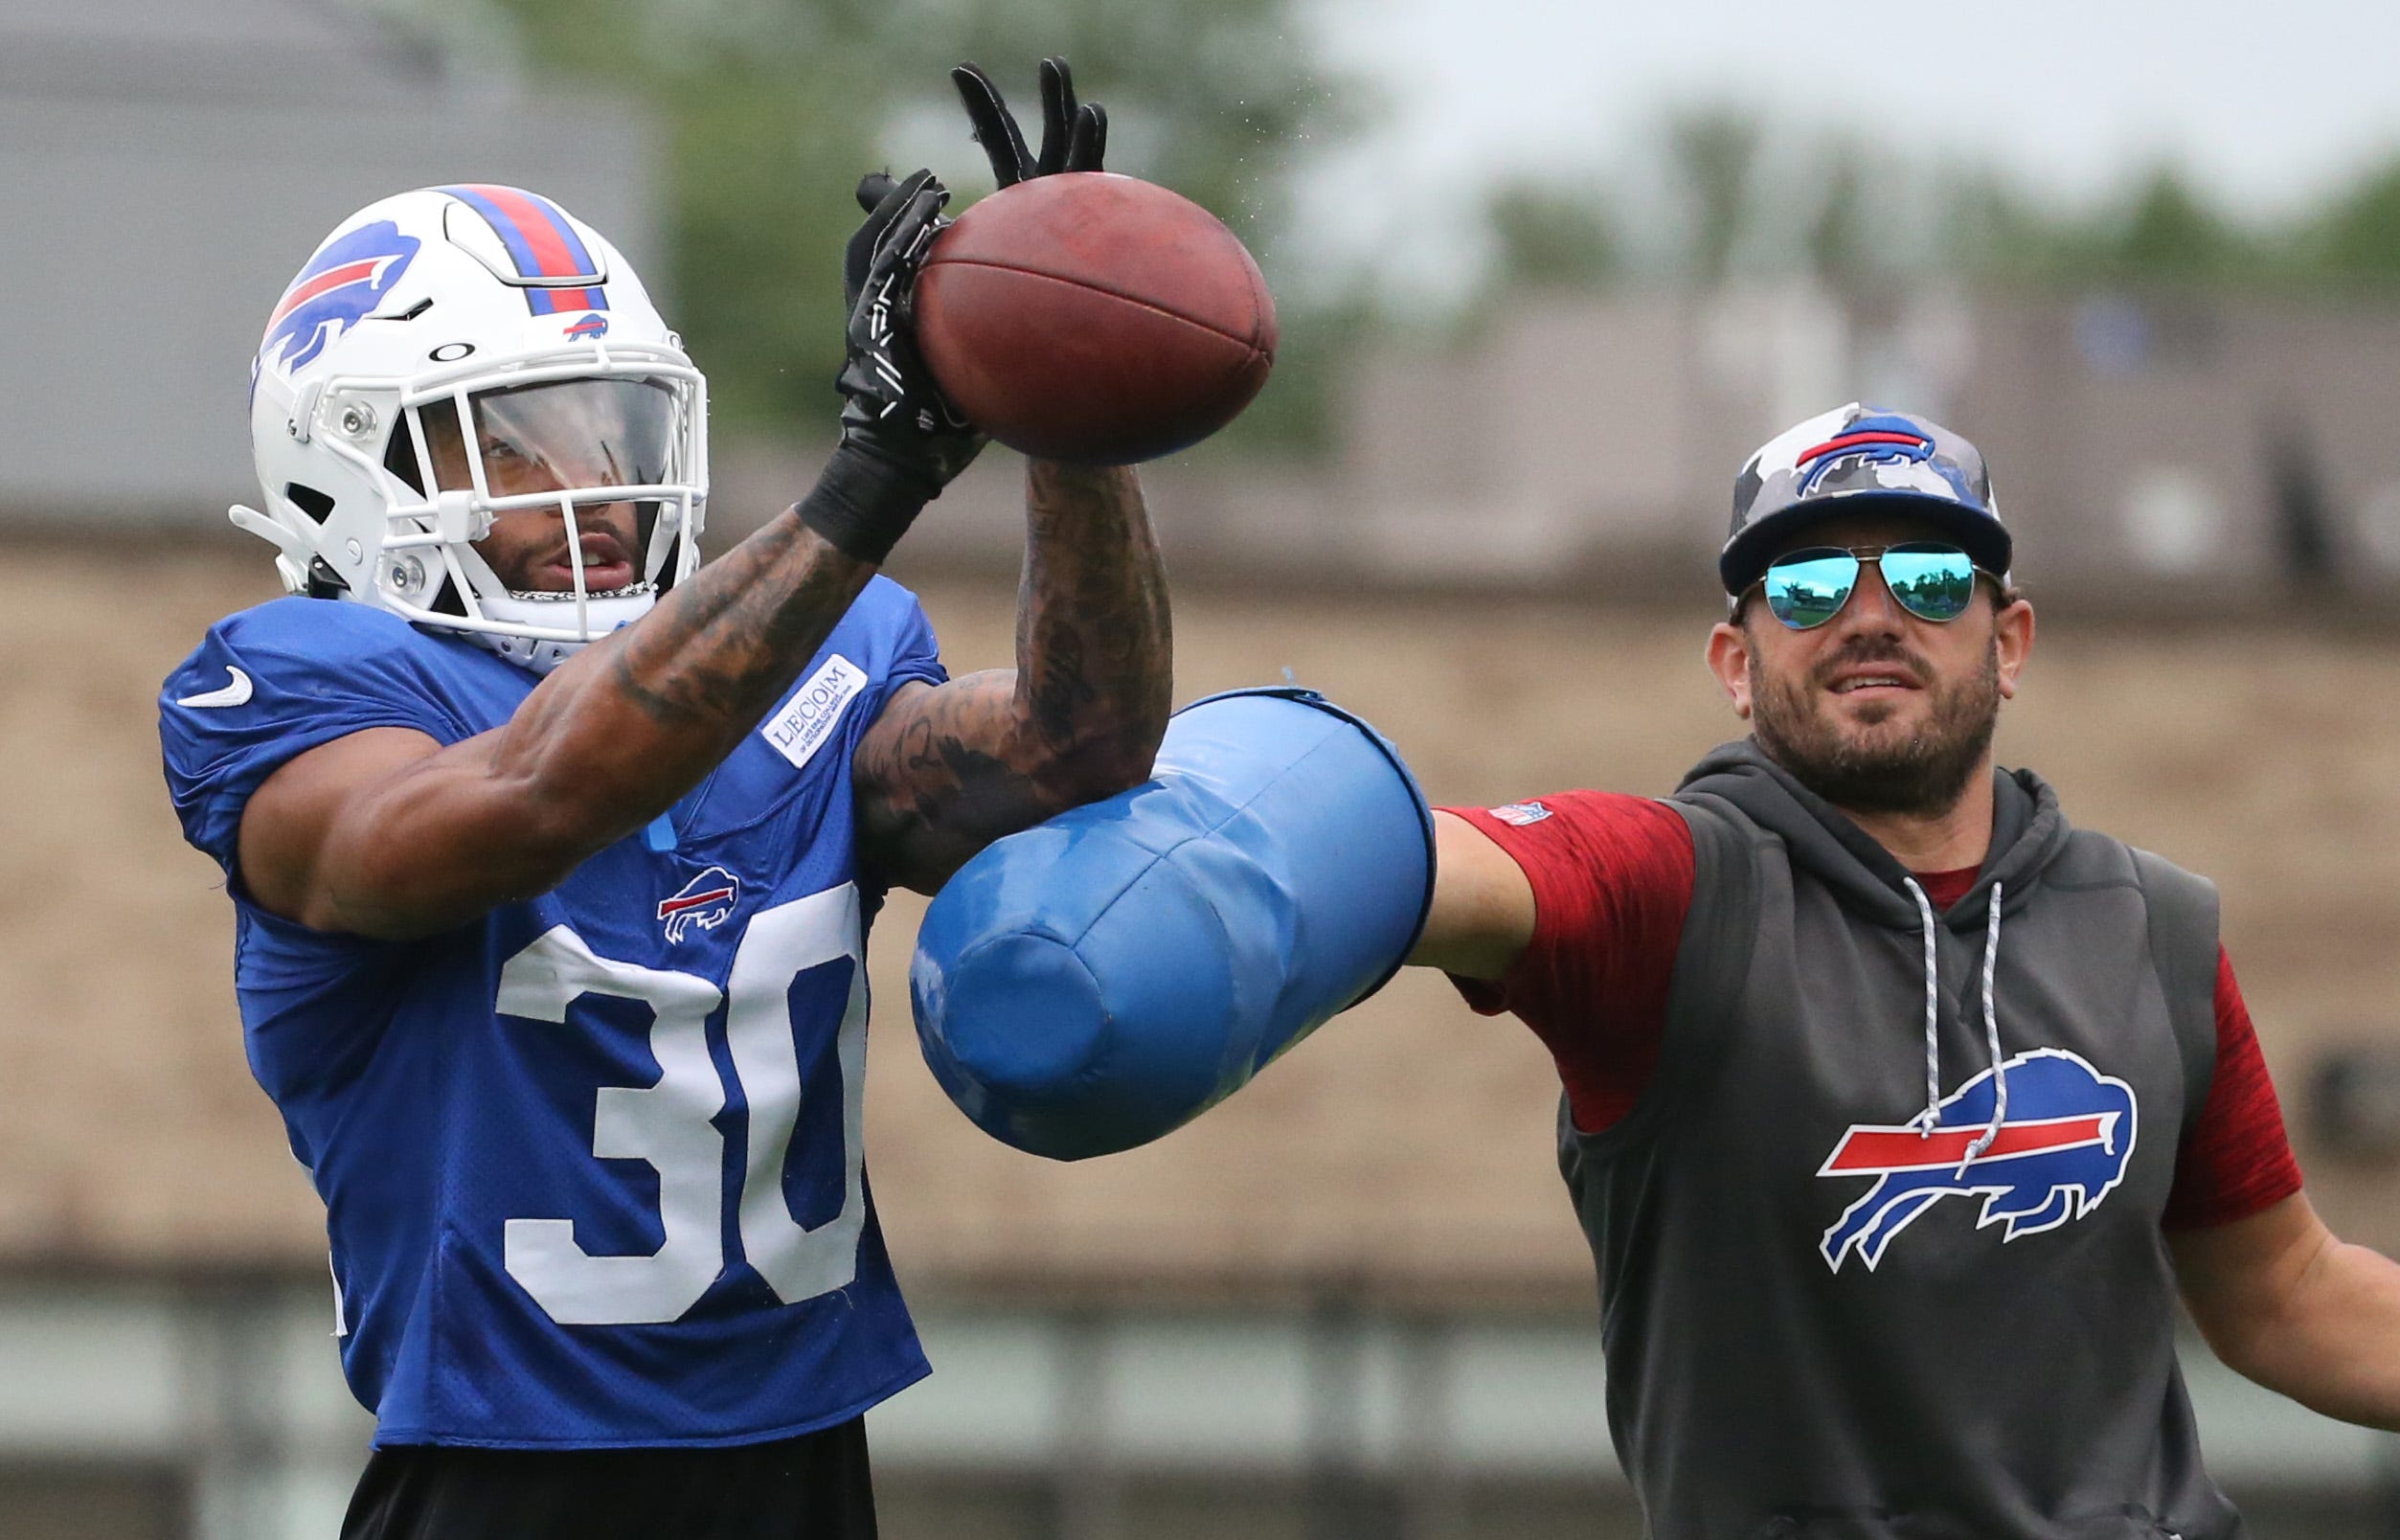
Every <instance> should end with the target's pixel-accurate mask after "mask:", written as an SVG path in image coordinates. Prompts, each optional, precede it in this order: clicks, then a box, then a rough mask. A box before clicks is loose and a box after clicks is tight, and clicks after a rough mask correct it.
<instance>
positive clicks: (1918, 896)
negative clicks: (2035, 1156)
mask: <svg viewBox="0 0 2400 1540" xmlns="http://www.w3.org/2000/svg"><path fill="white" fill-rule="evenodd" d="M1902 880H1903V881H1905V882H1907V884H1908V888H1909V896H1911V897H1913V898H1914V899H1915V900H1916V915H1917V918H1918V919H1919V920H1920V921H1921V922H1922V923H1923V925H1924V928H1925V1110H1924V1111H1923V1112H1920V1113H1918V1114H1917V1115H1916V1116H1915V1117H1914V1118H1912V1119H1910V1120H1909V1121H1910V1122H1912V1123H1913V1124H1915V1126H1916V1131H1917V1137H1919V1138H1920V1139H1922V1138H1928V1137H1931V1135H1932V1134H1933V1131H1934V1128H1935V1126H1936V1123H1937V1122H1938V1121H1939V1119H1940V1117H1941V1039H1940V1037H1939V1035H1938V1030H1937V1029H1938V1026H1939V1022H1940V1012H1941V975H1940V973H1939V971H1938V969H1937V964H1936V957H1935V951H1934V905H1933V901H1932V900H1931V899H1929V898H1927V897H1926V896H1925V890H1924V889H1922V888H1920V887H1918V886H1917V885H1916V879H1915V878H1914V877H1907V878H1903V879H1902ZM2001 897H2002V889H2001V885H2000V884H1999V883H1997V882H1995V883H1993V884H1992V898H1991V915H1990V917H1989V918H1988V919H1986V920H1985V922H1984V926H1983V1046H1984V1049H1985V1051H1986V1052H1987V1053H1989V1054H1990V1055H1991V1063H1992V1117H1991V1121H1989V1122H1987V1123H1985V1124H1984V1125H1983V1131H1982V1132H1981V1134H1979V1135H1977V1136H1976V1139H1975V1143H1973V1144H1969V1145H1968V1146H1967V1152H1966V1155H1965V1157H1964V1158H1963V1159H1961V1160H1960V1161H1959V1162H1958V1173H1957V1174H1958V1175H1963V1174H1964V1173H1965V1171H1966V1168H1967V1167H1968V1166H1972V1165H1974V1164H1975V1162H1976V1160H1977V1159H1978V1158H1979V1157H1981V1155H1982V1154H1983V1153H1984V1152H1985V1151H1987V1150H1989V1149H1990V1148H1991V1147H1992V1144H1993V1143H1994V1142H1995V1141H1996V1140H1998V1139H1999V1138H2000V1129H2001V1125H2002V1124H2003V1123H2005V1122H2006V1121H2008V1076H2006V1074H2004V1072H2003V1070H2002V1068H2001V1061H2000V1012H1999V1009H1998V1008H1997V1006H1996V1002H1995V997H1994V994H1993V986H1992V979H1993V975H1994V973H1995V972H1996V971H1997V970H1998V967H1999V964H2000V900H2001Z"/></svg>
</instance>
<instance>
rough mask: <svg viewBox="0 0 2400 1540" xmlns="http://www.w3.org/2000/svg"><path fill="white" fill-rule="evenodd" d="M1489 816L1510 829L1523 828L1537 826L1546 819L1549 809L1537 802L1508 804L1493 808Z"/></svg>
mask: <svg viewBox="0 0 2400 1540" xmlns="http://www.w3.org/2000/svg"><path fill="white" fill-rule="evenodd" d="M1491 814H1492V816H1493V817H1494V818H1497V819H1499V820H1500V821H1501V822H1502V823H1504V824H1506V825H1508V826H1510V827H1514V828H1523V827H1525V826H1526V825H1528V824H1538V823H1540V822H1541V821H1542V820H1543V819H1545V818H1548V817H1549V816H1550V809H1549V808H1547V807H1545V806H1543V805H1542V804H1540V803H1537V802H1521V803H1510V804H1507V805H1506V806H1505V807H1495V808H1493V809H1492V810H1491Z"/></svg>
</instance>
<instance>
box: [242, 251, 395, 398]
mask: <svg viewBox="0 0 2400 1540" xmlns="http://www.w3.org/2000/svg"><path fill="white" fill-rule="evenodd" d="M418 246H419V241H418V239H417V238H416V237H415V236H406V235H402V234H401V233H400V227H399V226H398V225H397V224H396V223H394V222H393V221H392V220H389V219H378V220H376V221H375V222H374V223H373V224H365V225H360V226H359V227H358V228H357V229H355V230H352V231H350V232H348V233H347V234H344V235H341V236H337V237H335V238H333V239H331V240H329V241H328V242H326V245H325V249H324V250H323V251H320V252H318V253H317V254H316V255H315V256H314V257H311V258H309V259H308V265H307V266H306V267H304V268H302V269H301V270H300V276H299V277H298V278H295V279H293V280H292V283H291V287H289V288H287V289H285V290H284V291H283V299H282V300H281V301H280V302H278V303H277V305H276V306H275V313H274V314H273V315H270V316H268V317H267V322H266V335H265V336H264V337H263V338H261V339H260V342H259V357H258V365H257V367H258V368H260V369H280V370H282V371H283V372H284V373H285V374H290V373H292V372H293V371H295V370H299V369H305V368H306V367H307V365H308V363H309V362H310V360H312V359H314V358H315V357H316V356H317V354H319V353H321V352H323V351H325V348H326V344H328V343H329V342H331V341H332V340H333V339H334V338H336V337H338V336H340V335H341V334H342V332H343V331H344V330H345V329H347V328H351V327H354V326H356V325H357V324H358V323H359V322H360V321H362V320H364V319H365V318H366V317H368V316H369V315H371V314H373V313H374V308H375V306H378V305H381V304H382V303H383V297H384V296H385V295H387V294H389V293H391V292H392V285H394V284H395V283H398V282H399V281H400V275H401V274H403V273H405V272H407V271H408V264H409V262H410V261H411V260H414V259H415V258H416V256H417V248H418Z"/></svg>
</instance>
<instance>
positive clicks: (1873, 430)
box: [1792, 417, 1938, 497]
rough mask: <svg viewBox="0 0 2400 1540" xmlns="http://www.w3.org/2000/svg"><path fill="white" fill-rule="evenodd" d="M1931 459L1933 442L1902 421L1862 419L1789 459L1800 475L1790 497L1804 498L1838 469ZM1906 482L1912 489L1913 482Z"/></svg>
mask: <svg viewBox="0 0 2400 1540" xmlns="http://www.w3.org/2000/svg"><path fill="white" fill-rule="evenodd" d="M1933 458H1934V441H1933V440H1931V439H1929V438H1927V437H1926V436H1925V435H1924V434H1922V433H1920V432H1918V431H1917V429H1916V427H1915V425H1914V424H1913V423H1911V422H1910V421H1909V420H1908V419H1906V418H1898V417H1862V418H1860V419H1857V420H1856V421H1854V422H1852V423H1851V424H1850V425H1849V426H1848V427H1846V428H1845V429H1843V430H1842V431H1841V432H1840V433H1837V434H1835V435H1834V436H1833V437H1832V438H1830V439H1827V440H1826V441H1825V442H1823V443H1820V444H1816V445H1813V446H1811V447H1809V448H1807V449H1803V450H1801V451H1800V453H1799V454H1798V455H1796V456H1794V457H1793V460H1792V468H1793V469H1794V470H1797V471H1799V472H1800V485H1799V486H1797V487H1794V488H1793V495H1795V496H1797V497H1805V496H1807V495H1808V493H1809V492H1810V491H1811V490H1812V489H1813V488H1814V487H1816V485H1817V484H1818V483H1819V482H1820V481H1822V480H1823V479H1824V477H1825V476H1826V474H1827V473H1828V472H1830V471H1832V470H1833V469H1834V468H1835V467H1836V466H1839V465H1845V464H1851V465H1894V466H1906V465H1922V464H1927V463H1928V462H1930V461H1931V460H1932V459H1933ZM1908 479H1909V481H1910V484H1911V486H1914V485H1915V483H1916V480H1917V478H1915V477H1910V478H1908ZM1936 480H1938V478H1936ZM1928 489H1935V490H1938V488H1928Z"/></svg>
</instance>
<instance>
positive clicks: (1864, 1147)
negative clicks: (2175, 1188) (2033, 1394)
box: [1817, 1048, 2139, 1273]
mask: <svg viewBox="0 0 2400 1540" xmlns="http://www.w3.org/2000/svg"><path fill="white" fill-rule="evenodd" d="M2001 1073H2002V1074H2004V1076H2007V1081H2008V1119H2007V1121H2005V1122H2004V1123H2002V1124H2001V1125H2000V1132H1999V1136H1998V1137H1997V1138H1996V1139H1994V1140H1993V1142H1992V1145H1991V1147H1990V1148H1989V1149H1987V1150H1986V1151H1984V1153H1982V1154H1981V1155H1980V1156H1977V1157H1976V1158H1975V1160H1974V1161H1973V1162H1971V1163H1970V1162H1968V1161H1967V1150H1968V1147H1969V1146H1970V1145H1972V1144H1974V1143H1975V1141H1976V1140H1977V1139H1978V1138H1979V1137H1981V1134H1982V1132H1983V1130H1984V1128H1985V1127H1986V1126H1987V1125H1988V1124H1989V1123H1990V1121H1991V1116H1992V1100H1993V1095H1994V1090H1995V1087H1994V1083H1993V1079H1992V1072H1991V1071H1990V1070H1985V1071H1983V1072H1982V1073H1981V1074H1980V1075H1978V1076H1975V1077H1974V1078H1973V1079H1971V1080H1969V1081H1967V1083H1966V1084H1964V1085H1963V1086H1960V1087H1959V1088H1958V1091H1956V1092H1955V1093H1953V1094H1952V1095H1950V1096H1949V1097H1946V1098H1943V1100H1942V1102H1941V1105H1940V1107H1939V1109H1938V1114H1937V1116H1936V1121H1935V1123H1934V1126H1933V1127H1932V1128H1931V1129H1930V1130H1928V1129H1925V1128H1924V1127H1923V1126H1922V1125H1920V1124H1912V1123H1903V1124H1899V1125H1897V1126H1891V1125H1879V1124H1869V1123H1854V1124H1852V1125H1851V1127H1850V1129H1849V1131H1848V1132H1847V1133H1845V1134H1844V1135H1843V1136H1842V1138H1841V1139H1840V1141H1839V1142H1837V1143H1836V1144H1834V1146H1833V1153H1832V1154H1830V1155H1828V1156H1826V1157H1825V1163H1824V1165H1823V1166H1820V1167H1819V1168H1818V1170H1817V1174H1818V1175H1819V1176H1830V1177H1873V1178H1874V1179H1875V1181H1874V1186H1872V1187H1870V1188H1868V1189H1867V1191H1866V1192H1865V1193H1864V1194H1863V1195H1861V1196H1860V1197H1859V1198H1858V1199H1857V1201H1855V1202H1853V1203H1852V1204H1851V1205H1850V1206H1849V1207H1848V1208H1846V1209H1845V1210H1843V1211H1842V1217H1841V1218H1840V1219H1837V1220H1835V1221H1834V1223H1833V1227H1832V1228H1831V1229H1829V1230H1827V1231H1826V1232H1825V1234H1824V1239H1823V1241H1822V1242H1820V1243H1819V1246H1818V1250H1819V1252H1820V1253H1822V1254H1823V1257H1824V1259H1825V1265H1826V1266H1827V1267H1830V1268H1832V1269H1833V1270H1834V1271H1835V1272H1837V1273H1839V1272H1840V1271H1842V1264H1843V1263H1844V1262H1845V1261H1847V1260H1848V1259H1849V1258H1850V1257H1852V1256H1853V1255H1855V1256H1856V1257H1858V1258H1859V1260H1861V1261H1863V1262H1865V1263H1866V1264H1867V1267H1868V1271H1870V1272H1871V1271H1873V1270H1874V1267H1875V1264H1876V1263H1877V1262H1879V1261H1881V1260H1882V1259H1883V1254H1884V1248H1886V1247H1887V1246H1889V1245H1891V1242H1892V1239H1893V1237H1895V1236H1897V1235H1898V1234H1900V1232H1902V1231H1903V1230H1906V1229H1907V1228H1908V1227H1909V1226H1910V1225H1911V1224H1913V1223H1914V1222H1915V1221H1916V1220H1917V1219H1918V1218H1919V1217H1920V1216H1921V1215H1923V1214H1924V1212H1926V1211H1927V1210H1928V1209H1931V1208H1932V1207H1933V1206H1934V1205H1935V1204H1936V1203H1938V1202H1940V1201H1941V1200H1942V1199H1943V1198H1950V1197H1959V1198H1970V1197H1980V1198H1981V1199H1982V1200H1983V1212H1981V1213H1980V1214H1978V1215H1977V1216H1976V1220H1975V1223H1976V1226H1977V1228H1979V1229H1981V1228H1982V1227H1985V1226H1988V1225H1996V1224H2002V1223H2005V1225H2006V1226H2007V1229H2006V1230H2005V1231H2004V1232H2003V1233H2002V1235H2001V1240H2002V1241H2003V1242H2004V1243H2005V1242H2007V1241H2011V1240H2015V1239H2016V1238H2018V1237H2019V1236H2020V1235H2031V1234H2040V1233H2041V1232H2043V1231H2045V1230H2055V1229H2057V1228H2058V1227H2059V1226H2060V1225H2063V1224H2065V1223H2067V1222H2068V1221H2069V1220H2071V1219H2080V1218H2082V1217H2083V1216H2084V1215H2085V1214H2088V1213H2090V1212H2092V1211H2093V1210H2094V1209H2095V1208H2097V1207H2099V1204H2100V1200H2101V1199H2102V1198H2105V1197H2107V1196H2108V1194H2109V1192H2110V1190H2111V1189H2114V1188H2115V1187H2116V1186H2117V1184H2118V1183H2119V1182H2121V1181H2123V1180H2124V1178H2125V1163H2126V1161H2127V1159H2128V1158H2129V1157H2131V1156H2132V1154H2133V1149H2134V1135H2135V1132H2136V1125H2137V1122H2138V1121H2139V1120H2138V1118H2137V1111H2136V1105H2135V1100H2134V1093H2133V1087H2131V1086H2129V1085H2127V1084H2126V1083H2125V1082H2124V1081H2122V1080H2119V1079H2117V1078H2116V1077H2115V1076H2106V1075H2102V1074H2100V1073H2099V1072H2098V1071H2096V1070H2094V1068H2093V1067H2092V1066H2091V1065H2090V1064H2089V1063H2087V1062H2086V1061H2085V1060H2084V1059H2083V1058H2082V1057H2081V1056H2079V1055H2077V1054H2074V1053H2068V1052H2067V1051H2065V1050H2064V1049H2056V1048H2044V1049H2036V1050H2034V1051H2033V1052H2032V1053H2020V1054H2018V1055H2017V1056H2016V1057H2015V1058H2012V1059H2009V1060H2007V1061H2006V1062H2004V1064H2002V1065H2001Z"/></svg>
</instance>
